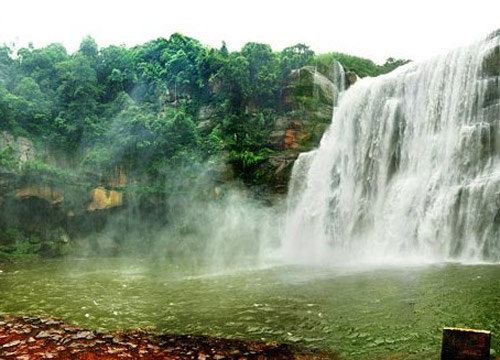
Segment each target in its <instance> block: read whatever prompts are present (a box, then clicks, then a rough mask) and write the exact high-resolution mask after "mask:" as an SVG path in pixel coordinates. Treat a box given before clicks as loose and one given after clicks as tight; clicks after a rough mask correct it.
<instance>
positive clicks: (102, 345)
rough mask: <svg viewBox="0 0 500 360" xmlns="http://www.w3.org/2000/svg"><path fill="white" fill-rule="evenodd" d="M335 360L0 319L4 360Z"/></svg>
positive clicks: (215, 341) (256, 346) (202, 339)
mask: <svg viewBox="0 0 500 360" xmlns="http://www.w3.org/2000/svg"><path fill="white" fill-rule="evenodd" d="M332 358H333V359H334V358H335V356H334V355H333V354H326V353H312V352H305V351H299V350H297V349H294V348H292V347H291V346H289V345H286V344H277V343H273V342H258V341H242V340H228V339H220V338H214V337H208V336H189V335H182V336H177V335H156V334H152V333H149V332H146V331H141V330H136V331H130V332H126V333H100V332H96V331H90V330H85V329H81V328H79V327H76V326H72V325H67V324H64V323H63V322H62V321H59V320H56V319H52V318H45V319H44V318H38V317H12V316H5V317H0V359H17V360H31V359H36V360H38V359H77V360H94V359H99V360H100V359H197V360H209V359H215V360H222V359H242V360H243V359H249V360H250V359H258V360H264V359H303V360H306V359H332Z"/></svg>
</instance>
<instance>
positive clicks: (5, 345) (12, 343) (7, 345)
mask: <svg viewBox="0 0 500 360" xmlns="http://www.w3.org/2000/svg"><path fill="white" fill-rule="evenodd" d="M22 343H23V341H21V340H14V341H11V342H8V343H7V344H4V345H3V346H2V347H3V348H4V349H7V348H10V347H13V346H18V345H20V344H22Z"/></svg>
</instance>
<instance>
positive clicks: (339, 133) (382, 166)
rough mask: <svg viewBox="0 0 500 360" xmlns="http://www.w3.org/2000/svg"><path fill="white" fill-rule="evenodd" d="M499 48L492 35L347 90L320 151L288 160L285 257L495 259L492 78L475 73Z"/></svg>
mask: <svg viewBox="0 0 500 360" xmlns="http://www.w3.org/2000/svg"><path fill="white" fill-rule="evenodd" d="M497 35H498V34H497ZM499 44H500V36H496V37H494V36H490V38H489V39H488V40H485V41H481V42H478V43H476V44H473V45H471V46H469V47H464V48H461V49H457V50H455V51H453V52H451V53H449V54H448V55H445V56H442V57H438V58H435V59H432V60H430V61H427V62H424V63H420V64H413V63H412V64H408V65H406V66H404V67H402V68H399V69H397V70H396V71H394V72H393V73H390V74H387V75H385V76H381V77H378V78H366V79H363V80H360V81H358V82H357V83H356V84H355V85H354V86H353V87H351V88H350V89H349V90H348V91H346V92H345V93H344V94H343V96H342V98H341V100H340V103H339V106H338V108H337V109H336V110H335V112H334V115H333V119H332V124H331V126H330V128H329V130H328V131H327V132H326V133H325V135H324V136H323V139H322V141H321V144H320V146H319V148H318V149H317V150H315V151H313V152H310V153H305V154H302V155H301V156H300V157H299V159H298V160H297V161H296V163H295V165H294V169H293V174H292V179H291V183H290V192H289V197H288V213H287V217H286V221H285V231H284V232H285V233H284V236H283V239H282V245H281V251H282V253H283V256H284V257H285V259H286V260H288V261H290V262H295V263H314V264H321V263H323V264H324V263H327V264H328V263H330V264H331V263H338V262H343V263H345V262H351V263H360V262H374V263H387V262H396V263H399V262H402V263H408V262H422V261H424V262H434V261H446V260H459V261H471V262H472V261H498V260H500V229H499V228H500V210H499V209H500V111H499V109H500V103H499V101H498V99H496V102H495V99H493V102H492V101H491V94H492V93H493V94H494V93H495V91H497V90H498V87H499V86H500V85H499V84H500V81H499V79H498V77H491V76H490V77H487V76H485V75H484V72H483V70H482V63H483V59H484V57H485V56H486V55H487V54H489V53H491V51H492V49H493V48H494V47H495V46H498V45H499ZM495 87H496V88H495ZM496 93H497V94H499V93H500V92H496Z"/></svg>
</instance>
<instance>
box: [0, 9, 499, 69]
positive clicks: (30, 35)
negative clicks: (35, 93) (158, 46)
mask: <svg viewBox="0 0 500 360" xmlns="http://www.w3.org/2000/svg"><path fill="white" fill-rule="evenodd" d="M498 28H500V0H468V1H465V0H455V1H452V0H412V1H408V0H399V1H398V0H372V1H370V0H343V1H338V0H330V1H329V0H322V1H320V0H301V1H295V0H288V1H286V0H252V1H241V0H232V1H231V0H205V1H203V0H174V1H160V0H135V1H129V0H44V1H43V0H38V1H37V0H31V1H30V0H0V43H7V44H10V43H12V42H15V43H17V44H18V46H19V45H26V44H27V43H28V42H30V41H31V42H33V43H34V45H35V46H37V47H38V46H43V45H46V44H48V43H51V42H61V43H63V44H64V45H65V46H66V47H67V48H68V49H69V50H70V51H74V50H76V49H77V48H78V45H79V43H80V40H81V39H82V38H83V37H84V36H85V35H91V36H93V37H94V38H95V39H96V41H97V43H98V44H99V45H100V46H106V45H109V44H126V45H135V44H138V43H143V42H145V41H148V40H151V39H154V38H157V37H160V36H161V37H168V36H169V35H170V34H172V33H173V32H176V31H178V32H181V33H183V34H185V35H188V36H192V37H194V38H196V39H198V40H200V41H201V42H203V43H204V44H207V45H211V46H215V47H219V46H220V44H221V42H222V40H225V41H226V42H227V44H228V47H229V49H231V50H237V49H239V48H240V47H241V46H242V45H243V44H244V43H246V42H248V41H257V42H264V43H268V44H270V45H271V46H272V47H273V48H274V49H275V50H279V49H282V48H283V47H286V46H289V45H294V44H296V43H298V42H303V43H305V44H307V45H309V46H311V47H312V49H313V50H315V51H316V52H327V51H342V52H346V53H349V54H353V55H360V56H365V57H368V58H372V59H374V60H375V61H378V62H383V61H384V60H385V59H386V58H387V57H389V56H393V57H399V58H410V59H413V60H421V59H425V58H428V57H430V56H433V55H435V54H438V53H441V52H444V51H446V50H448V49H452V48H455V47H458V46H461V45H466V44H468V43H470V42H472V41H474V40H476V39H479V38H482V37H483V36H486V35H487V34H488V33H489V32H491V31H493V30H495V29H498Z"/></svg>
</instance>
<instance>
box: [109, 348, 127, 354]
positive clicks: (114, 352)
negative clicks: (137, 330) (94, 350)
mask: <svg viewBox="0 0 500 360" xmlns="http://www.w3.org/2000/svg"><path fill="white" fill-rule="evenodd" d="M125 350H127V349H126V348H111V349H109V350H108V351H107V353H108V354H109V355H115V354H118V353H121V352H123V351H125Z"/></svg>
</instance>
